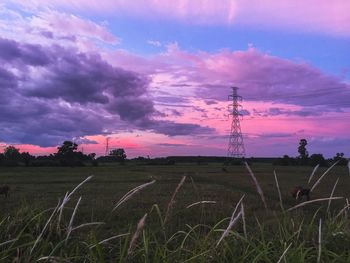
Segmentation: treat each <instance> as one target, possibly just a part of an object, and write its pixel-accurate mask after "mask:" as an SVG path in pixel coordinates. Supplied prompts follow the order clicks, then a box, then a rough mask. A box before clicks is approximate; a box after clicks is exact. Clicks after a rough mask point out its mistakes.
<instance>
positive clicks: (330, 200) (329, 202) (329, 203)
mask: <svg viewBox="0 0 350 263" xmlns="http://www.w3.org/2000/svg"><path fill="white" fill-rule="evenodd" d="M338 181H339V177H338V179H337V181H335V184H334V186H333V189H332V192H331V195H330V198H332V197H333V194H334V191H335V188H336V187H337V184H338ZM331 202H332V199H329V201H328V206H327V213H328V212H329V208H330V206H331Z"/></svg>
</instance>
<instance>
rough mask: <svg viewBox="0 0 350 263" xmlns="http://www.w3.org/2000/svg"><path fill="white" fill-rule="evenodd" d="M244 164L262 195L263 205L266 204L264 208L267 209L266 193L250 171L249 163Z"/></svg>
mask: <svg viewBox="0 0 350 263" xmlns="http://www.w3.org/2000/svg"><path fill="white" fill-rule="evenodd" d="M244 163H245V166H246V168H247V170H248V172H249V174H250V176H251V178H252V179H253V181H254V184H255V187H256V190H257V192H258V194H259V195H260V197H261V200H262V201H263V203H264V207H265V209H267V204H266V201H265V196H264V192H263V191H262V189H261V187H260V185H259V183H258V180H257V179H256V177H255V175H254V173H253V171H252V169H250V167H249V165H248V163H247V162H244Z"/></svg>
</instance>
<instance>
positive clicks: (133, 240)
mask: <svg viewBox="0 0 350 263" xmlns="http://www.w3.org/2000/svg"><path fill="white" fill-rule="evenodd" d="M146 218H147V213H146V214H145V215H144V216H143V217H142V218H141V219H140V221H139V222H138V224H137V228H136V231H135V233H134V235H133V236H132V238H131V241H130V245H129V248H128V255H127V258H128V257H129V256H131V255H132V253H133V252H134V247H135V245H136V241H137V239H138V237H139V236H140V233H141V232H142V230H143V228H144V227H145V222H146Z"/></svg>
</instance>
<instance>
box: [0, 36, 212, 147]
mask: <svg viewBox="0 0 350 263" xmlns="http://www.w3.org/2000/svg"><path fill="white" fill-rule="evenodd" d="M1 47H2V48H3V49H1ZM0 50H1V52H0V60H1V62H2V65H1V66H0V84H1V86H0V87H1V89H2V90H3V93H2V95H3V96H1V98H0V101H2V100H3V99H5V98H6V104H5V103H1V104H0V124H1V125H0V134H1V137H0V141H4V142H11V143H13V142H16V143H29V144H36V145H40V146H52V145H57V144H58V143H60V142H61V141H62V140H65V139H67V138H68V139H70V138H74V137H84V136H88V135H96V134H108V133H113V132H116V131H121V130H130V129H142V130H151V131H154V132H156V133H162V134H165V135H169V136H176V135H189V134H199V133H210V132H213V131H214V130H213V129H211V128H208V127H202V126H200V125H196V124H187V123H174V122H171V121H165V120H157V119H156V117H159V116H162V114H161V112H158V111H157V110H156V109H155V108H154V103H153V101H152V100H151V98H150V96H149V95H148V83H149V81H148V78H147V77H145V76H143V75H141V74H138V73H135V72H132V71H128V70H124V69H122V68H118V67H113V66H111V65H110V64H109V63H107V62H106V61H104V60H103V59H102V58H101V57H100V56H99V55H98V54H94V53H82V52H80V51H78V50H76V49H73V48H67V47H65V48H64V47H61V46H57V45H56V46H45V47H44V46H41V45H32V44H30V45H29V44H23V43H18V42H16V41H13V40H7V39H1V38H0ZM3 65H6V68H11V71H9V70H7V69H5V66H3ZM13 72H16V73H13Z"/></svg>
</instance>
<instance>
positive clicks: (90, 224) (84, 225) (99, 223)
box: [72, 222, 106, 231]
mask: <svg viewBox="0 0 350 263" xmlns="http://www.w3.org/2000/svg"><path fill="white" fill-rule="evenodd" d="M104 224H106V223H105V222H91V223H85V224H81V225H79V226H76V227H73V228H72V231H74V230H77V229H79V228H82V227H86V226H98V225H104Z"/></svg>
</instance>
